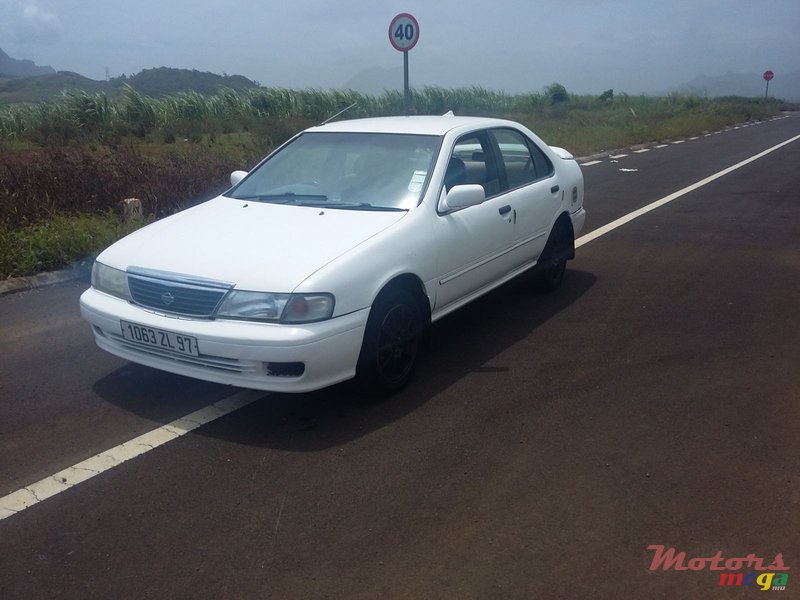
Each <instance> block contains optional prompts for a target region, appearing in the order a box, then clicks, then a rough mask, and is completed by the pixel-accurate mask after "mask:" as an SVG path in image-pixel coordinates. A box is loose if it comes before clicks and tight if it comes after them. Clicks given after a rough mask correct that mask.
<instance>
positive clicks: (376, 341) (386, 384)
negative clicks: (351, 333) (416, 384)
mask: <svg viewBox="0 0 800 600" xmlns="http://www.w3.org/2000/svg"><path fill="white" fill-rule="evenodd" d="M422 330H423V319H422V311H421V310H420V306H419V303H418V302H417V299H416V298H415V297H414V295H413V294H411V293H410V292H408V291H406V290H404V289H402V288H396V289H390V290H387V291H385V292H382V293H381V294H380V295H379V296H378V298H377V299H376V300H375V303H374V304H373V305H372V309H371V310H370V315H369V320H368V321H367V327H366V331H365V332H364V342H363V344H362V345H361V354H360V355H359V358H358V366H357V367H356V378H357V380H358V382H359V384H360V385H361V387H362V388H364V389H365V391H367V392H369V393H372V394H379V395H388V394H392V393H394V392H397V391H399V390H401V389H402V388H403V387H404V386H405V385H406V384H407V383H408V382H409V381H410V379H411V376H412V375H413V373H414V368H415V367H416V364H417V356H418V354H419V348H420V341H421V339H422Z"/></svg>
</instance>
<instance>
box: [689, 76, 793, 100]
mask: <svg viewBox="0 0 800 600" xmlns="http://www.w3.org/2000/svg"><path fill="white" fill-rule="evenodd" d="M766 87H767V82H766V81H764V79H763V77H762V75H761V74H760V73H726V74H725V75H719V76H714V77H709V76H706V75H701V76H698V77H695V78H694V79H692V80H691V81H689V82H687V83H685V84H683V85H682V86H679V88H678V89H679V91H683V92H690V93H694V94H697V95H699V96H708V97H709V98H715V97H720V96H746V97H751V98H759V97H763V96H764V92H765V91H766ZM769 95H770V97H773V98H781V99H783V100H789V101H798V100H800V71H794V72H792V73H780V72H776V73H775V78H774V79H773V80H772V81H770V82H769Z"/></svg>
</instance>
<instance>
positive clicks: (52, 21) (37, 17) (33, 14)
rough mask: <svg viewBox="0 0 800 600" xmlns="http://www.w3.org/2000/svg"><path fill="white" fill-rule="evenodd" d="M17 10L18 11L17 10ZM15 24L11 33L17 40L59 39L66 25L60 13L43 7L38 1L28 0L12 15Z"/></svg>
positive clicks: (41, 40)
mask: <svg viewBox="0 0 800 600" xmlns="http://www.w3.org/2000/svg"><path fill="white" fill-rule="evenodd" d="M15 12H16V11H15ZM12 19H13V21H14V26H13V28H11V31H10V33H11V34H12V36H13V37H14V39H15V40H16V41H17V42H22V43H30V42H47V41H52V40H55V39H58V38H59V37H61V33H62V32H63V31H64V26H63V25H62V23H61V19H60V18H59V17H58V15H57V14H56V13H54V12H52V11H51V10H48V9H46V8H42V7H41V6H40V5H39V4H38V3H37V2H34V1H28V2H25V4H24V5H22V6H21V7H19V9H18V12H16V14H13V15H12Z"/></svg>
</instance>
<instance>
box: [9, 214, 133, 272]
mask: <svg viewBox="0 0 800 600" xmlns="http://www.w3.org/2000/svg"><path fill="white" fill-rule="evenodd" d="M146 222H147V220H146V219H143V218H139V219H132V220H130V221H124V220H121V219H120V218H119V217H118V216H117V215H114V214H111V213H109V214H104V215H84V214H75V215H55V216H54V217H53V218H52V219H49V220H48V221H45V222H43V223H38V224H36V225H30V226H27V227H23V228H22V229H19V230H17V231H9V230H7V229H4V228H0V274H2V275H3V278H6V277H15V276H21V275H32V274H34V273H40V272H43V271H50V270H53V269H58V268H60V267H63V266H65V265H69V264H72V263H73V262H76V261H78V260H80V259H82V258H85V257H87V256H89V255H91V254H93V253H95V252H97V250H98V249H101V248H103V247H105V246H108V245H109V244H111V243H112V242H114V241H116V240H118V239H119V238H121V237H123V236H125V235H127V234H129V233H131V232H132V231H135V230H136V229H138V228H139V227H141V226H142V225H144V224H145V223H146Z"/></svg>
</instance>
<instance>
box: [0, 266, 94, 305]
mask: <svg viewBox="0 0 800 600" xmlns="http://www.w3.org/2000/svg"><path fill="white" fill-rule="evenodd" d="M92 264H94V258H87V259H84V260H82V261H79V262H77V263H74V264H73V265H72V266H70V267H68V268H66V269H61V270H59V271H48V272H47V273H39V274H38V275H31V276H29V277H14V278H11V279H6V280H5V281H0V296H5V295H6V294H13V293H14V292H23V291H26V290H31V289H34V288H40V287H45V286H48V285H55V284H57V283H66V282H68V281H74V280H76V279H88V278H89V276H90V274H91V272H92Z"/></svg>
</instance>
